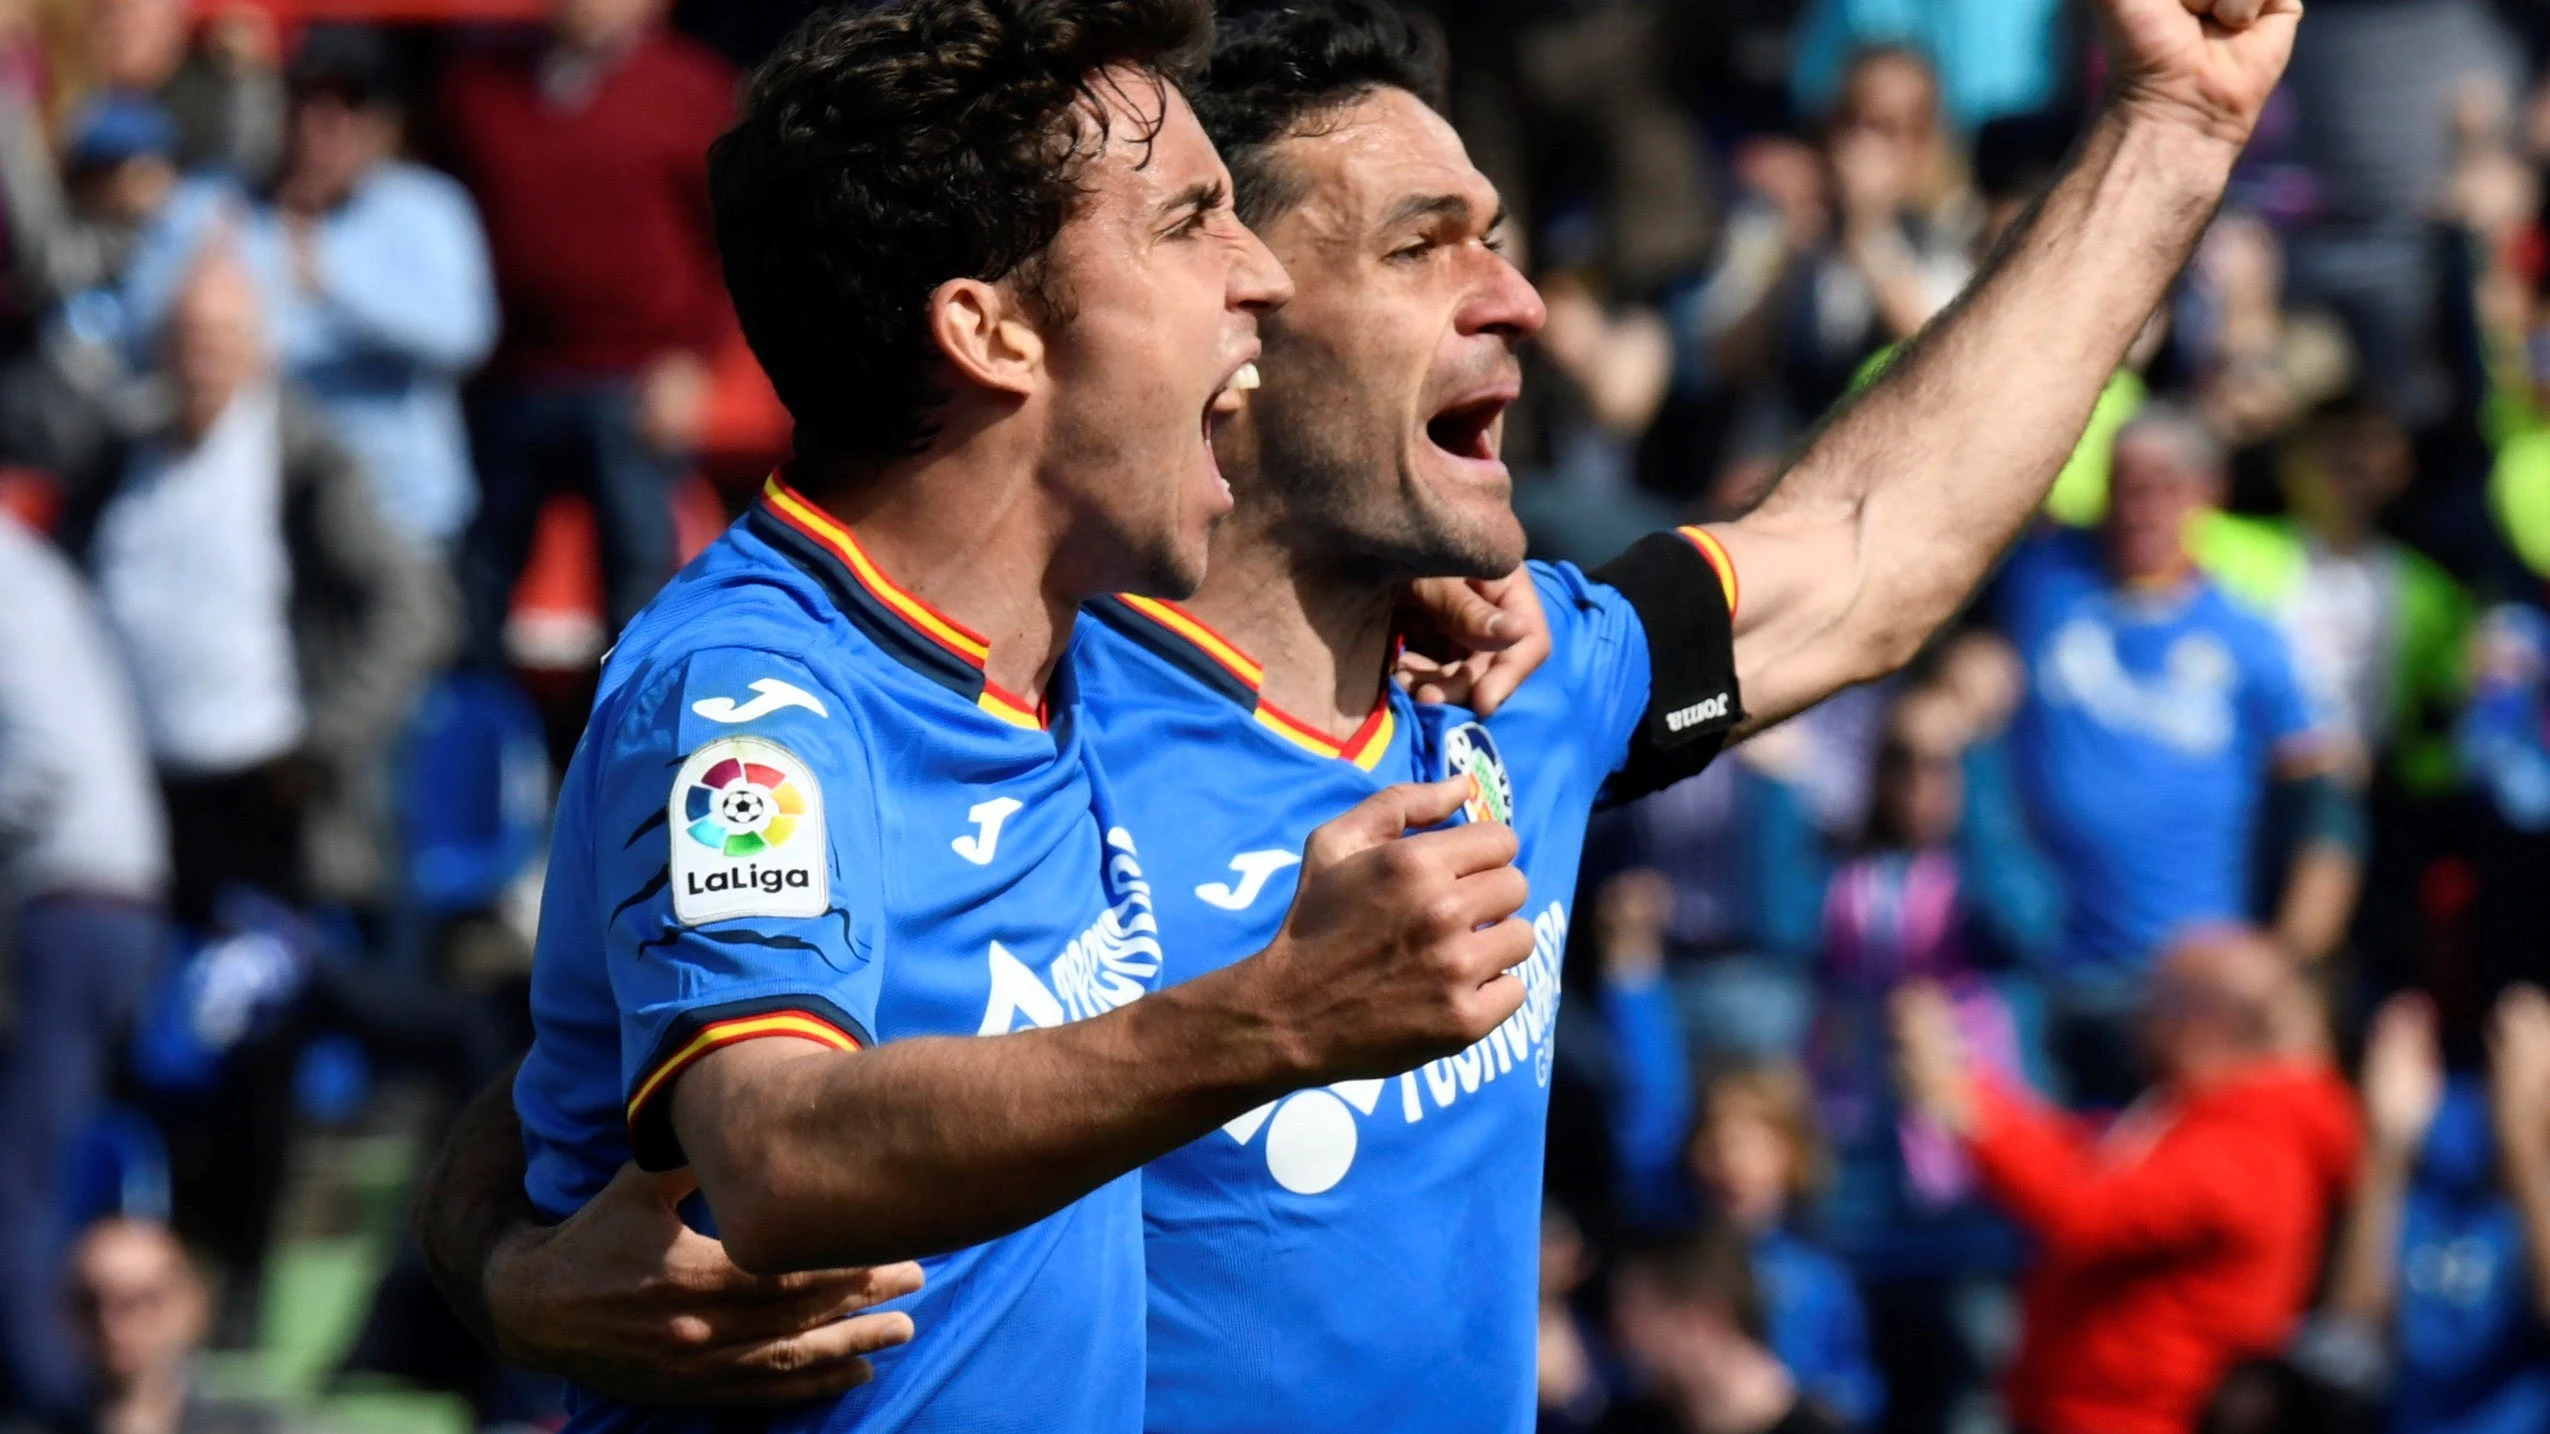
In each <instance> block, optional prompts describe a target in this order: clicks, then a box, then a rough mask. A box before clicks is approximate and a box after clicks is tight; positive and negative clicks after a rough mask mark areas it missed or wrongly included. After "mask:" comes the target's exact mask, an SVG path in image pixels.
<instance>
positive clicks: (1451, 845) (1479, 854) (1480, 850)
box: [1394, 777, 1522, 877]
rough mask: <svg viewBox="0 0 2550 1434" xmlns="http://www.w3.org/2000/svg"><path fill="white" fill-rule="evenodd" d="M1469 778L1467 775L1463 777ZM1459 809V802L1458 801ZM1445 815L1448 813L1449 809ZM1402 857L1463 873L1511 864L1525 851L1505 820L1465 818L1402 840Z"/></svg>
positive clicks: (1399, 853) (1400, 858)
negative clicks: (1470, 820) (1465, 819)
mask: <svg viewBox="0 0 2550 1434" xmlns="http://www.w3.org/2000/svg"><path fill="white" fill-rule="evenodd" d="M1460 780H1461V781H1462V782H1464V783H1466V782H1468V780H1469V779H1468V778H1466V777H1464V778H1461V779H1460ZM1456 810H1457V804H1456ZM1446 815H1449V813H1447V814H1446ZM1400 847H1401V848H1402V849H1401V850H1400V851H1398V852H1396V853H1394V855H1395V857H1396V858H1397V859H1399V860H1401V861H1406V862H1410V863H1419V862H1423V863H1434V864H1436V869H1437V870H1441V871H1446V872H1449V873H1451V874H1452V875H1453V876H1456V877H1462V876H1470V875H1474V874H1476V873H1478V872H1483V871H1490V870H1493V869H1495V868H1497V867H1510V866H1512V865H1513V864H1514V858H1515V856H1516V855H1517V854H1518V853H1520V852H1521V851H1522V843H1521V842H1520V841H1519V840H1517V839H1516V837H1515V835H1514V828H1512V827H1509V826H1507V825H1505V824H1504V823H1503V822H1466V823H1464V824H1462V825H1460V826H1457V827H1447V828H1445V829H1443V830H1442V831H1431V832H1419V833H1417V834H1416V835H1415V836H1412V837H1407V838H1404V839H1403V840H1402V841H1401V842H1400Z"/></svg>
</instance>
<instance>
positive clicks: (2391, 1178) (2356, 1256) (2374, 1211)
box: [2328, 992, 2444, 1330]
mask: <svg viewBox="0 0 2550 1434" xmlns="http://www.w3.org/2000/svg"><path fill="white" fill-rule="evenodd" d="M2363 1088H2364V1127H2365V1129H2364V1134H2365V1141H2364V1154H2363V1163H2362V1164H2361V1165H2360V1166H2359V1167H2358V1170H2357V1174H2356V1181H2355V1200H2354V1203H2352V1204H2351V1205H2349V1206H2348V1207H2347V1211H2346V1219H2345V1221H2344V1222H2343V1223H2342V1224H2341V1225H2340V1226H2339V1228H2338V1243H2337V1251H2336V1253H2335V1255H2333V1256H2332V1257H2331V1261H2330V1269H2329V1292H2328V1307H2329V1308H2330V1310H2332V1311H2333V1312H2335V1313H2337V1314H2341V1315H2344V1316H2346V1317H2348V1318H2350V1319H2353V1320H2355V1321H2357V1322H2359V1323H2360V1324H2361V1325H2362V1326H2363V1327H2365V1328H2367V1329H2376V1330H2380V1329H2387V1328H2389V1326H2390V1319H2391V1311H2392V1309H2393V1307H2394V1305H2395V1303H2396V1301H2397V1299H2398V1294H2399V1288H2398V1286H2399V1236H2400V1221H2401V1217H2402V1215H2403V1213H2404V1212H2405V1211H2406V1209H2407V1207H2408V1183H2409V1178H2410V1177H2411V1176H2412V1175H2414V1174H2415V1173H2416V1169H2417V1154H2418V1151H2419V1150H2420V1148H2422V1147H2423V1146H2424V1145H2425V1143H2426V1132H2427V1131H2428V1129H2430V1128H2431V1127H2432V1126H2433V1125H2434V1123H2435V1111H2436V1109H2437V1108H2438V1107H2439V1106H2440V1105H2441V1104H2442V1102H2443V1098H2444V1058H2443V1053H2442V1051H2441V1050H2439V1049H2438V1048H2437V1046H2436V1043H2435V1005H2434V1003H2433V1002H2432V1001H2430V1000H2428V999H2427V998H2426V997H2425V996H2423V995H2420V994H2417V993H2415V992H2404V993H2402V994H2400V995H2397V996H2393V997H2392V998H2390V999H2389V1000H2388V1001H2385V1002H2383V1003H2382V1008H2381V1010H2379V1011H2377V1012H2375V1013H2374V1016H2373V1026H2372V1030H2371V1031H2370V1032H2369V1033H2368V1034H2367V1035H2366V1037H2365V1041H2364V1078H2363Z"/></svg>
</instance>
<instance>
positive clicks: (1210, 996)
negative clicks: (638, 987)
mask: <svg viewBox="0 0 2550 1434" xmlns="http://www.w3.org/2000/svg"><path fill="white" fill-rule="evenodd" d="M1246 964H1248V963H1242V965H1243V966H1245V965H1246ZM1247 979H1248V973H1247V972H1245V971H1244V970H1242V969H1240V968H1228V969H1225V970H1224V971H1220V972H1216V973H1214V974H1212V975H1210V976H1205V977H1201V978H1199V979H1197V980H1195V981H1191V982H1187V983H1184V984H1182V985H1179V986H1173V987H1171V988H1169V989H1167V990H1165V991H1161V992H1158V993H1156V994H1153V995H1150V996H1146V997H1144V998H1143V999H1141V1000H1139V1001H1136V1002H1134V1003H1132V1004H1131V1005H1129V1006H1125V1007H1122V1008H1120V1009H1118V1010H1116V1011H1113V1012H1110V1013H1108V1014H1106V1015H1103V1016H1099V1017H1096V1018H1093V1019H1090V1020H1086V1021H1078V1022H1073V1023H1070V1024H1067V1025H1063V1026H1058V1027H1054V1028H1052V1029H1046V1030H1034V1031H1022V1032H1018V1033H1016V1034H1012V1035H1004V1036H993V1037H961V1038H926V1039H915V1040H905V1041H895V1042H890V1043H887V1044H884V1045H880V1046H878V1047H876V1048H874V1049H872V1050H867V1051H859V1052H852V1053H846V1054H845V1053H839V1052H831V1051H825V1050H822V1049H819V1048H817V1047H814V1046H812V1045H808V1044H804V1043H798V1042H781V1041H756V1042H749V1043H746V1044H743V1045H739V1046H735V1047H731V1048H728V1049H727V1050H722V1051H719V1052H718V1053H716V1055H714V1056H712V1057H711V1058H710V1059H708V1060H706V1061H703V1062H701V1064H700V1065H698V1066H697V1067H695V1068H693V1069H692V1070H691V1071H690V1072H689V1073H688V1074H687V1075H685V1076H684V1077H683V1079H682V1081H681V1083H680V1084H679V1085H678V1086H677V1087H675V1089H674V1092H673V1096H672V1099H673V1101H674V1106H673V1112H672V1116H673V1121H674V1124H675V1129H676V1131H677V1132H678V1133H679V1135H680V1137H681V1139H682V1144H683V1149H684V1151H685V1153H686V1155H687V1157H688V1158H689V1160H690V1162H691V1165H692V1168H693V1170H694V1171H695V1173H696V1174H697V1175H698V1177H699V1181H700V1185H701V1188H702V1189H703V1190H704V1191H705V1192H706V1193H707V1196H708V1202H709V1208H710V1209H711V1210H712V1211H713V1212H714V1213H715V1214H716V1216H717V1221H718V1227H719V1234H720V1236H721V1238H723V1239H724V1240H725V1242H726V1246H727V1249H728V1252H729V1253H730V1254H731V1255H732V1256H733V1258H734V1260H735V1262H736V1263H737V1264H738V1265H740V1266H742V1267H743V1268H745V1269H748V1270H756V1271H762V1272H776V1271H781V1270H790V1269H805V1268H812V1267H817V1266H824V1265H865V1264H882V1263H886V1262H889V1261H893V1260H902V1259H911V1258H918V1257H921V1256H925V1255H932V1254H938V1253H942V1252H944V1251H948V1250H953V1249H958V1248H961V1247H963V1246H966V1245H972V1244H979V1243H981V1242H982V1241H985V1240H988V1239H992V1238H995V1237H997V1236H999V1235H1002V1234H1006V1233H1008V1232H1010V1231H1012V1230H1015V1229H1018V1228H1019V1227H1021V1226H1024V1225H1027V1224H1029V1223H1031V1222H1033V1221H1035V1220H1038V1219H1041V1218H1043V1217H1044V1216H1046V1215H1049V1214H1051V1213H1053V1212H1054V1211H1056V1210H1058V1209H1060V1208H1062V1207H1063V1206H1065V1205H1067V1204H1069V1203H1070V1202H1071V1201H1073V1200H1075V1199H1078V1198H1079V1197H1080V1196H1082V1195H1084V1194H1086V1193H1088V1192H1089V1191H1091V1190H1093V1189H1095V1188H1097V1187H1098V1186H1100V1185H1102V1184H1105V1183H1106V1182H1107V1181H1109V1180H1112V1179H1114V1178H1115V1177H1117V1176H1119V1175H1122V1174H1124V1173H1125V1172H1127V1171H1129V1170H1132V1169H1135V1168H1136V1167H1138V1166H1140V1165H1142V1164H1143V1163H1145V1162H1147V1161H1149V1160H1152V1159H1154V1158H1156V1157H1158V1156H1160V1155H1164V1154H1166V1153H1168V1152H1169V1151H1171V1150H1174V1149H1176V1148H1177V1147H1179V1146H1181V1145H1184V1144H1186V1143H1187V1142H1188V1141H1191V1140H1193V1139H1195V1138H1197V1137H1198V1136H1201V1135H1204V1134H1206V1133H1208V1132H1210V1131H1211V1130H1212V1129H1213V1128H1214V1127H1215V1126H1217V1125H1220V1124H1221V1123H1223V1122H1224V1121H1227V1120H1229V1119H1231V1118H1232V1117H1234V1116H1237V1115H1239V1114H1241V1113H1242V1112H1244V1111H1247V1110H1249V1109H1252V1108H1253V1107H1256V1106H1258V1105H1262V1104H1264V1103H1266V1102H1267V1101H1270V1100H1273V1099H1275V1098H1277V1097H1278V1096H1281V1095H1283V1094H1285V1093H1286V1092H1288V1091H1291V1090H1293V1089H1296V1088H1298V1087H1299V1086H1300V1085H1303V1084H1307V1083H1309V1082H1310V1081H1311V1080H1313V1079H1315V1077H1314V1076H1313V1075H1312V1074H1311V1073H1310V1072H1309V1071H1308V1069H1307V1062H1306V1061H1304V1060H1303V1059H1302V1058H1300V1057H1299V1056H1298V1055H1297V1054H1295V1053H1294V1051H1293V1050H1292V1049H1290V1046H1291V1042H1290V1041H1289V1040H1288V1039H1287V1037H1286V1036H1285V1035H1284V1034H1283V1033H1282V1032H1281V1031H1280V1030H1279V1029H1277V1028H1276V1027H1275V1026H1274V1025H1273V1024H1272V1023H1270V1022H1268V1021H1267V1020H1265V1019H1264V1018H1263V1017H1261V1016H1260V1015H1259V1014H1258V1012H1260V1011H1261V1010H1264V1009H1266V1008H1265V1007H1264V1006H1262V1005H1259V1004H1256V1003H1254V1002H1252V1001H1251V1000H1250V999H1249V996H1248V994H1247Z"/></svg>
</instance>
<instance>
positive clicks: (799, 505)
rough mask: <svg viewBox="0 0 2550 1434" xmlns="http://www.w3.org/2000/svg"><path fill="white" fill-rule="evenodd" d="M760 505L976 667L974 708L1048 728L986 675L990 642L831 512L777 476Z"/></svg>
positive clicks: (1040, 712) (866, 590) (1039, 712)
mask: <svg viewBox="0 0 2550 1434" xmlns="http://www.w3.org/2000/svg"><path fill="white" fill-rule="evenodd" d="M762 504H763V509H764V511H766V512H768V513H769V514H770V515H771V516H772V517H773V518H776V519H777V520H778V521H780V522H781V523H783V524H785V525H787V526H788V527H789V528H790V529H791V530H793V531H795V532H796V533H798V534H800V535H802V536H803V537H805V538H806V539H807V540H809V541H810V542H812V543H814V544H815V545H816V546H817V547H819V548H821V549H822V550H823V551H824V552H825V553H826V554H827V555H829V556H830V557H832V558H834V559H835V560H837V561H838V562H839V563H840V564H841V566H842V567H843V568H844V569H845V570H846V571H847V572H848V573H849V575H850V576H851V578H852V579H853V580H855V581H856V582H857V583H858V585H859V589H860V591H861V592H862V593H863V594H865V595H866V596H867V597H868V598H869V599H870V600H871V601H873V602H874V603H875V604H876V605H877V606H878V607H881V608H883V609H884V610H885V611H887V612H888V613H891V614H893V615H894V616H895V617H896V618H898V619H900V620H901V621H902V622H903V623H904V624H905V625H906V626H908V627H910V628H911V629H912V630H913V631H914V632H915V633H917V634H919V635H920V636H921V637H923V638H925V639H927V640H928V641H929V642H930V644H931V645H932V646H933V647H935V648H936V649H937V650H938V651H940V652H943V653H945V654H946V655H948V656H949V657H953V658H955V659H956V660H957V661H959V662H961V663H963V664H964V665H965V666H966V667H968V668H970V669H972V671H973V673H974V676H975V685H977V686H978V687H979V689H980V690H979V691H978V692H977V693H975V694H974V704H975V705H976V706H978V707H980V708H982V709H983V710H984V711H985V712H988V713H990V714H991V715H993V716H994V717H997V718H999V719H1000V720H1001V721H1003V722H1006V723H1008V724H1009V725H1011V726H1013V727H1024V728H1027V729H1029V730H1031V731H1032V730H1038V729H1041V728H1043V727H1044V725H1045V719H1046V713H1045V711H1044V708H1043V707H1042V706H1041V705H1040V704H1037V703H1031V702H1029V701H1027V700H1026V699H1025V698H1023V697H1020V696H1018V695H1017V694H1016V693H1013V692H1009V691H1007V690H1005V689H1003V688H1002V687H1001V686H1000V685H999V684H997V683H995V682H993V681H992V680H991V679H990V678H988V677H985V676H983V667H984V664H985V663H986V662H988V661H990V659H991V655H992V644H991V642H990V640H989V639H987V638H985V637H984V636H983V635H982V634H981V633H978V632H976V631H975V630H974V629H972V628H970V627H967V626H966V625H965V624H963V623H961V622H958V621H957V620H956V619H955V618H952V617H950V616H948V615H947V614H946V613H943V612H941V611H939V610H938V609H937V608H935V607H932V606H931V605H930V604H929V603H927V602H925V601H923V600H922V599H921V598H920V597H919V596H917V595H915V594H913V593H911V592H909V591H906V590H905V589H904V588H903V587H902V586H901V585H900V584H898V583H896V582H895V581H894V580H893V579H892V578H889V577H887V576H886V575H885V573H884V571H883V570H882V569H880V568H878V566H877V565H876V562H875V561H874V560H873V559H871V558H870V557H869V556H868V550H867V549H866V548H864V547H862V546H860V543H859V539H858V538H857V537H856V536H855V535H854V534H852V533H851V531H850V530H849V529H848V528H846V527H843V526H842V525H841V524H840V522H838V521H837V520H835V519H834V518H833V517H832V515H831V514H829V513H826V512H825V511H823V509H821V508H819V507H817V506H815V504H814V503H812V502H811V501H809V500H808V499H807V498H806V497H805V495H804V494H801V493H799V492H798V491H797V490H796V489H794V488H791V487H789V486H788V484H787V483H786V482H785V481H783V480H782V479H781V478H780V476H779V475H778V474H776V473H773V474H772V475H770V478H769V479H768V481H766V482H765V483H763V484H762Z"/></svg>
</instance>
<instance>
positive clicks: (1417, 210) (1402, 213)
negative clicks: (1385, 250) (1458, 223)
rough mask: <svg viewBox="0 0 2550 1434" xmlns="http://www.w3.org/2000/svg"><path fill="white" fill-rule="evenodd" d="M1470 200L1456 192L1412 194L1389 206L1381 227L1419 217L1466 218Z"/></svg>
mask: <svg viewBox="0 0 2550 1434" xmlns="http://www.w3.org/2000/svg"><path fill="white" fill-rule="evenodd" d="M1469 217H1470V201H1469V200H1468V199H1466V198H1464V197H1462V196H1461V195H1458V194H1412V195H1410V196H1408V197H1407V198H1405V199H1402V200H1400V201H1399V202H1398V203H1397V204H1394V205H1392V206H1391V207H1390V212H1389V213H1388V214H1386V215H1384V216H1382V220H1381V227H1382V228H1384V229H1396V228H1398V227H1399V226H1400V225H1402V224H1413V223H1415V222H1416V221H1417V220H1420V219H1467V218H1469Z"/></svg>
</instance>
